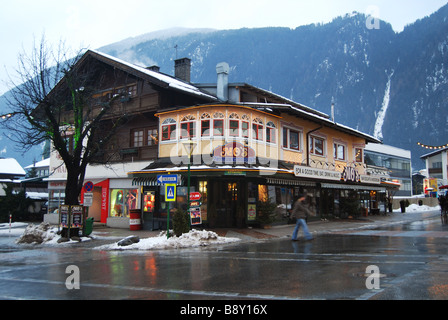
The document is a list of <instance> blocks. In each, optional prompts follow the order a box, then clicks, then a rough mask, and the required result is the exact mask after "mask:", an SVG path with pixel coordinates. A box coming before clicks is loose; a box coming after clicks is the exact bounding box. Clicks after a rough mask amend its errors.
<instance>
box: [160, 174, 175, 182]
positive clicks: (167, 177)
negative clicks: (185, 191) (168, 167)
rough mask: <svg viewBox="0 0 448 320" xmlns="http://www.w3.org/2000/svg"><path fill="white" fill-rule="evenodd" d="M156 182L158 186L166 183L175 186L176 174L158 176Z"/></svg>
mask: <svg viewBox="0 0 448 320" xmlns="http://www.w3.org/2000/svg"><path fill="white" fill-rule="evenodd" d="M157 182H158V183H160V184H167V183H175V184H177V174H164V175H158V176H157Z"/></svg>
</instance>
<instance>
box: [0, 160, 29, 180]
mask: <svg viewBox="0 0 448 320" xmlns="http://www.w3.org/2000/svg"><path fill="white" fill-rule="evenodd" d="M0 175H9V176H25V175H26V172H25V170H23V168H22V166H21V165H20V164H19V163H18V162H17V160H16V159H13V158H7V159H0Z"/></svg>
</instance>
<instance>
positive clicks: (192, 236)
mask: <svg viewBox="0 0 448 320" xmlns="http://www.w3.org/2000/svg"><path fill="white" fill-rule="evenodd" d="M236 241H240V239H238V238H226V237H220V236H218V235H217V234H216V233H215V232H213V231H207V230H202V231H200V230H190V232H189V233H184V234H182V235H181V236H180V237H176V236H171V237H170V238H167V236H166V232H161V233H160V234H159V235H158V236H157V237H152V238H146V239H140V241H138V242H135V243H132V244H130V245H126V246H121V245H119V244H118V242H117V243H113V244H107V245H103V246H100V247H96V248H95V249H98V250H156V249H181V248H194V247H205V246H209V245H213V244H225V243H231V242H236Z"/></svg>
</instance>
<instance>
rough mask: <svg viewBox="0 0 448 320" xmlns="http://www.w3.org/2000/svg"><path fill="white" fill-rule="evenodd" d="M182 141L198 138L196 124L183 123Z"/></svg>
mask: <svg viewBox="0 0 448 320" xmlns="http://www.w3.org/2000/svg"><path fill="white" fill-rule="evenodd" d="M181 129H182V130H181V139H191V138H194V137H196V134H195V131H196V126H195V122H183V123H182V124H181Z"/></svg>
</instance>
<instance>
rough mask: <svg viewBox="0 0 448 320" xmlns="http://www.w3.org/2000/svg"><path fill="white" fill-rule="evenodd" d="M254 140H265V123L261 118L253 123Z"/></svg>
mask: <svg viewBox="0 0 448 320" xmlns="http://www.w3.org/2000/svg"><path fill="white" fill-rule="evenodd" d="M252 138H253V139H254V140H259V141H262V140H263V121H262V120H261V119H259V118H256V119H254V121H253V123H252Z"/></svg>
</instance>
